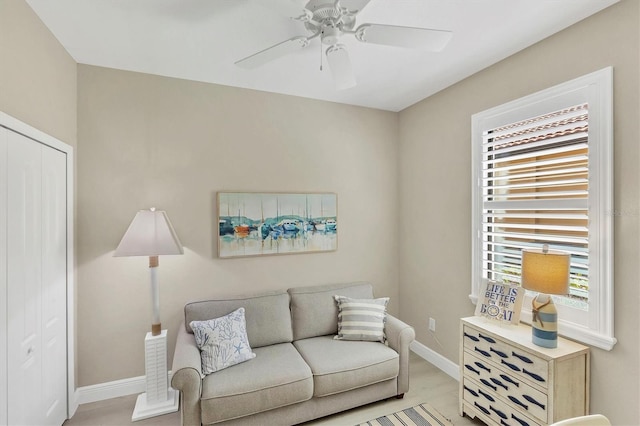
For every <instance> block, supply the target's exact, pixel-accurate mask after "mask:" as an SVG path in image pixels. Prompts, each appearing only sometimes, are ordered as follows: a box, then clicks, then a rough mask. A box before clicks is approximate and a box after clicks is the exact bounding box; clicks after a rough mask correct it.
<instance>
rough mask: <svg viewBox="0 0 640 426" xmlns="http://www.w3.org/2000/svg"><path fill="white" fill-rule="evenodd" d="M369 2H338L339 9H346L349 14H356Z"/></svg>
mask: <svg viewBox="0 0 640 426" xmlns="http://www.w3.org/2000/svg"><path fill="white" fill-rule="evenodd" d="M369 1H370V0H340V1H339V4H340V7H342V8H344V9H347V10H348V11H349V12H351V13H354V14H355V13H358V12H360V11H361V10H362V9H364V7H365V6H366V5H367V4H368V3H369Z"/></svg>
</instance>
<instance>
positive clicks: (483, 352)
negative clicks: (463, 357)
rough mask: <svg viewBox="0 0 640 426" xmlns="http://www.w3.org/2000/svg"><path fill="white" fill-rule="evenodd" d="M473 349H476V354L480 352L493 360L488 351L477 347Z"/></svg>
mask: <svg viewBox="0 0 640 426" xmlns="http://www.w3.org/2000/svg"><path fill="white" fill-rule="evenodd" d="M473 349H474V350H475V351H476V352H480V353H481V354H482V355H484V356H486V357H487V358H491V354H490V353H489V352H487V351H483V350H482V349H478V347H477V346H474V347H473Z"/></svg>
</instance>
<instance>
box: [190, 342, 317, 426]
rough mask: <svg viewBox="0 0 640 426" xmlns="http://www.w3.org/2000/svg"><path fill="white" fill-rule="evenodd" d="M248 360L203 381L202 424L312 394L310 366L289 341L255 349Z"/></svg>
mask: <svg viewBox="0 0 640 426" xmlns="http://www.w3.org/2000/svg"><path fill="white" fill-rule="evenodd" d="M254 351H255V353H256V357H255V358H254V359H253V360H252V361H251V362H245V363H243V364H237V365H234V366H233V367H229V368H227V369H225V370H221V371H217V372H215V373H213V374H210V375H208V376H207V377H205V378H204V379H203V381H202V397H201V409H202V423H203V424H209V423H217V422H221V421H225V420H230V419H234V418H237V417H241V416H246V415H250V414H255V413H260V412H263V411H266V410H270V409H273V408H278V407H283V406H286V405H290V404H295V403H298V402H302V401H306V400H308V399H311V397H312V396H313V378H312V375H311V370H310V369H309V366H308V365H307V364H306V363H305V362H304V360H303V359H302V357H301V356H300V354H299V353H298V351H296V349H295V348H294V347H293V345H292V344H291V343H282V344H278V345H272V346H264V347H261V348H256V349H254Z"/></svg>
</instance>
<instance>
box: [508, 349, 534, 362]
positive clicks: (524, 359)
mask: <svg viewBox="0 0 640 426" xmlns="http://www.w3.org/2000/svg"><path fill="white" fill-rule="evenodd" d="M511 355H513V356H515V357H516V358H518V359H520V360H521V361H522V362H526V363H527V364H533V361H531V360H530V359H529V358H527V357H526V356H524V355H520V354H517V353H515V352H511Z"/></svg>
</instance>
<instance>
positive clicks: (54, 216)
mask: <svg viewBox="0 0 640 426" xmlns="http://www.w3.org/2000/svg"><path fill="white" fill-rule="evenodd" d="M66 162H67V159H66V155H65V154H64V153H62V152H60V151H58V150H56V149H53V148H48V147H45V146H42V353H43V357H42V385H43V386H42V390H43V395H42V397H43V400H42V402H43V413H44V415H45V422H44V423H43V424H46V425H61V424H62V423H63V422H64V421H65V419H66V418H67V368H66V366H67V214H66V213H67V205H66V201H67V180H66V177H67V166H66Z"/></svg>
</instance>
